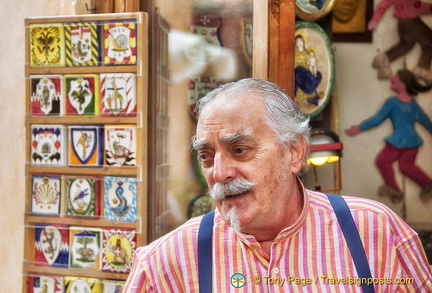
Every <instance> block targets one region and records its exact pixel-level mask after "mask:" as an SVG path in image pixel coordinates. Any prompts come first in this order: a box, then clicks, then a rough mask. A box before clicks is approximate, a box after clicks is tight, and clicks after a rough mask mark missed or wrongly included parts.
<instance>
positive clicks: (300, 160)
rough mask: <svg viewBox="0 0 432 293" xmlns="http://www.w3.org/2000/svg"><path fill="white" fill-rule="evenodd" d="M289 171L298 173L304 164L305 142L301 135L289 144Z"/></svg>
mask: <svg viewBox="0 0 432 293" xmlns="http://www.w3.org/2000/svg"><path fill="white" fill-rule="evenodd" d="M290 152H291V171H292V172H293V173H294V174H298V173H299V172H300V170H301V168H302V166H303V164H304V161H305V156H306V153H307V143H306V139H305V138H304V136H303V135H301V136H299V139H298V140H297V141H295V142H294V143H292V144H291V146H290Z"/></svg>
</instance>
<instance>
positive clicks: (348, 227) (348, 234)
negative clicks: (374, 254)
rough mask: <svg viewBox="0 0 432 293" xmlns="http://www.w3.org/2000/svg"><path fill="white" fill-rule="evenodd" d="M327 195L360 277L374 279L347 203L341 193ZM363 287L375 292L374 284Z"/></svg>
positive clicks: (367, 290)
mask: <svg viewBox="0 0 432 293" xmlns="http://www.w3.org/2000/svg"><path fill="white" fill-rule="evenodd" d="M327 197H328V198H329V200H330V203H331V205H332V207H333V210H334V211H335V214H336V217H337V219H338V222H339V226H340V227H341V229H342V233H343V235H344V237H345V241H346V242H347V244H348V248H349V250H350V252H351V256H352V258H353V261H354V265H355V267H356V270H357V274H358V276H359V278H369V279H368V280H372V274H371V271H370V268H369V263H368V260H367V258H366V253H365V250H364V247H363V244H362V241H361V239H360V236H359V233H358V230H357V227H356V225H355V223H354V219H353V217H352V215H351V212H350V210H349V208H348V205H347V203H346V202H345V200H344V199H343V198H342V196H340V195H336V194H327ZM362 289H363V292H372V293H373V292H375V290H374V287H373V284H369V285H368V284H362Z"/></svg>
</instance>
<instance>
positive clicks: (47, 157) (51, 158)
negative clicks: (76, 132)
mask: <svg viewBox="0 0 432 293" xmlns="http://www.w3.org/2000/svg"><path fill="white" fill-rule="evenodd" d="M31 133H32V142H31V164H32V165H58V166H64V165H65V164H66V156H65V153H66V128H65V127H64V126H62V125H50V124H41V125H38V124H33V125H32V126H31Z"/></svg>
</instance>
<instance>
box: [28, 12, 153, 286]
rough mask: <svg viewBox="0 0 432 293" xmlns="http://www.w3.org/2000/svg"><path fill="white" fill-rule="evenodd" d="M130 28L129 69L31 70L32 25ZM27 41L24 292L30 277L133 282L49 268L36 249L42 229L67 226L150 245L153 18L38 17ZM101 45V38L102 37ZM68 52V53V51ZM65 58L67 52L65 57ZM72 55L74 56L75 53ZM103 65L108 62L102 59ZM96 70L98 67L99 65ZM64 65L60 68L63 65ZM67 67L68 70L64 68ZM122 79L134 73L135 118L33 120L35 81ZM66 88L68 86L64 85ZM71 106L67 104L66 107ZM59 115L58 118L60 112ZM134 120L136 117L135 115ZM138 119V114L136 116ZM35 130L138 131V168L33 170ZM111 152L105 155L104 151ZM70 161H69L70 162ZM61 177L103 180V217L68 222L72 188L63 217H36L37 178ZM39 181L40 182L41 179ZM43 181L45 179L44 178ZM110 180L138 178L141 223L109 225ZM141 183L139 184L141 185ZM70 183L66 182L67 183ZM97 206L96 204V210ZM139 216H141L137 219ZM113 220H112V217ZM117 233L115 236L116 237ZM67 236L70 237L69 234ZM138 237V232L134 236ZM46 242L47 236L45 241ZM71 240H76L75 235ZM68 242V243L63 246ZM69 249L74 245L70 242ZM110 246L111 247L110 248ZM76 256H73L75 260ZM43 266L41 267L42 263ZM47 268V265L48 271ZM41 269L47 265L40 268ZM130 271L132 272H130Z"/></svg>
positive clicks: (116, 276) (117, 15) (106, 274)
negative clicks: (132, 52) (120, 234)
mask: <svg viewBox="0 0 432 293" xmlns="http://www.w3.org/2000/svg"><path fill="white" fill-rule="evenodd" d="M93 21H94V22H99V23H100V24H102V23H103V22H109V23H111V22H129V21H133V22H134V23H136V25H135V26H134V29H135V30H136V31H135V32H136V35H135V36H137V39H136V40H137V43H136V48H137V50H136V62H134V63H135V64H130V65H129V64H125V65H118V64H115V65H104V64H103V62H100V61H99V63H98V65H100V66H49V65H47V66H38V65H31V64H30V63H31V62H30V60H31V56H30V54H31V53H30V47H31V46H30V42H31V41H30V34H31V29H30V27H31V25H34V24H49V23H62V24H65V23H78V22H83V23H85V22H93ZM25 38H26V53H25V62H26V66H25V68H24V71H25V77H26V79H25V84H26V92H25V100H26V112H27V115H26V117H25V126H26V162H27V163H26V165H25V176H26V180H25V181H26V190H25V199H26V205H25V210H24V245H25V248H24V260H25V261H24V264H23V292H26V293H27V292H29V290H28V289H29V288H28V286H29V285H30V284H29V282H27V276H28V275H31V274H32V275H41V276H47V275H48V276H49V275H54V276H63V277H65V276H76V277H83V278H99V279H100V280H101V281H102V282H103V281H104V280H119V281H124V280H126V279H127V276H128V273H117V272H116V270H118V268H117V267H112V270H113V272H107V271H102V268H101V267H99V268H98V269H86V268H82V269H76V268H69V267H67V266H68V265H67V264H65V263H66V261H64V262H62V264H61V266H60V267H58V266H49V265H48V263H47V262H45V260H41V258H39V253H40V251H39V250H38V249H36V248H35V247H37V245H38V244H37V242H36V238H37V237H39V236H38V235H39V234H37V233H39V232H38V229H36V228H37V227H39V226H41V225H52V226H54V225H59V226H64V228H61V229H68V231H67V233H70V231H69V229H70V227H71V226H76V227H88V228H90V230H91V228H95V229H98V230H100V231H104V232H101V235H102V234H104V235H106V231H109V229H110V228H111V229H113V230H117V228H118V229H123V231H126V229H131V230H134V232H135V233H134V234H131V235H133V236H131V237H134V238H133V239H134V240H133V241H134V242H135V243H134V246H135V248H136V247H139V246H142V245H145V244H146V242H147V136H148V135H147V132H148V129H147V123H148V122H147V112H148V106H147V103H148V84H147V83H148V73H147V69H148V66H147V63H148V17H147V14H146V13H143V12H137V13H109V14H92V15H74V16H50V17H34V18H26V19H25ZM98 38H99V39H102V38H100V35H98ZM99 41H100V43H101V45H100V46H99V49H100V50H101V51H102V50H103V46H104V45H103V44H102V42H103V40H99ZM66 50H67V49H66ZM64 53H65V55H66V54H67V52H64ZM69 53H71V52H70V51H69ZM99 60H104V59H103V58H100V59H99ZM95 64H96V63H95ZM57 65H60V64H57ZM61 65H65V64H61ZM104 73H109V74H122V73H131V74H133V75H134V76H135V82H134V86H135V90H136V93H135V99H136V100H135V102H136V112H137V113H136V115H135V116H109V117H108V116H78V115H77V116H35V115H31V114H29V113H30V112H31V101H32V95H33V93H32V91H34V90H33V89H32V84H31V81H32V79H31V78H30V76H32V75H71V74H74V75H81V74H97V75H100V74H104ZM63 86H64V88H66V84H64V85H63ZM64 106H65V105H64V104H63V107H64ZM57 113H58V112H57ZM129 114H132V113H131V112H129ZM134 114H135V113H134ZM32 125H63V127H64V128H66V127H67V126H71V125H103V126H105V125H119V126H122V125H123V126H126V125H128V127H129V126H131V127H133V128H134V130H135V131H134V133H135V137H134V140H135V142H134V143H135V146H136V151H135V160H136V161H135V164H134V165H135V166H108V165H102V166H69V165H64V166H56V165H32V164H31V163H30V162H32V147H31V145H32V141H33V136H32V135H33V134H32V131H31V130H32V127H31V126H32ZM68 140H69V138H68V136H67V135H65V141H64V145H65V146H66V145H67V147H66V149H65V153H63V156H65V157H68V156H67V153H68V152H69V147H70V142H69V141H68ZM104 152H105V150H104ZM66 161H68V160H66ZM45 174H46V175H56V177H61V180H64V179H65V178H64V177H67V176H75V177H78V176H83V177H85V176H89V177H93V176H97V177H98V179H99V178H100V181H101V182H99V183H100V188H99V189H98V190H99V191H100V192H101V194H98V199H97V200H98V203H97V204H98V205H99V214H100V216H95V217H79V216H67V215H66V214H65V213H66V210H67V208H68V207H67V200H68V199H67V196H69V195H66V192H67V186H66V185H65V184H61V188H60V190H61V191H60V193H61V194H62V198H61V200H60V202H59V204H60V205H61V206H60V208H59V209H60V211H61V213H60V214H57V215H44V214H40V213H39V214H38V213H37V212H40V211H38V210H36V213H31V211H33V212H35V210H32V203H33V202H32V200H33V199H32V196H31V194H32V184H33V183H32V180H33V179H32V178H34V177H35V176H34V175H38V176H39V175H40V176H44V175H45ZM38 176H36V177H38ZM40 176H39V177H40ZM104 176H116V177H117V176H118V177H125V178H126V177H128V178H134V182H136V196H137V198H136V207H132V208H131V210H135V211H136V221H135V222H120V221H108V220H105V218H104V215H106V214H105V213H104V211H105V210H104V209H105V205H104V203H105V201H104V193H103V192H104V187H103V186H104V179H103V177H104ZM135 179H136V180H135ZM66 181H67V180H65V182H66ZM95 205H96V204H95ZM134 216H135V215H134ZM107 217H108V216H107ZM114 232H115V231H114ZM67 233H65V234H67ZM131 233H132V232H131ZM41 237H42V236H41ZM69 237H72V236H70V235H69ZM103 240H104V239H103V238H102V236H101V239H100V242H101V247H100V251H101V255H100V258H102V257H103V256H102V251H104V252H105V253H107V252H106V247H107V246H106V247H105V248H104V247H103V245H102V242H103ZM62 241H63V240H62ZM64 241H65V243H66V242H67V241H68V240H66V237H65V240H64ZM68 245H69V247H70V245H71V243H70V241H69V243H68ZM105 245H107V244H105ZM70 257H71V256H70V255H69V258H70ZM39 261H40V262H41V263H38V262H39ZM42 262H43V265H42ZM39 264H41V265H39ZM124 270H125V271H126V270H127V269H124Z"/></svg>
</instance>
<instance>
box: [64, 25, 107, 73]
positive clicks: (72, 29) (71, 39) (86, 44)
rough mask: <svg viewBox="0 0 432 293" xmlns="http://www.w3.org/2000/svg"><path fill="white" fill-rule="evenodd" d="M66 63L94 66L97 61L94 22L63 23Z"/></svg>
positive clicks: (97, 48)
mask: <svg viewBox="0 0 432 293" xmlns="http://www.w3.org/2000/svg"><path fill="white" fill-rule="evenodd" d="M65 42H66V65H67V66H96V65H98V62H99V42H98V26H97V23H96V22H80V23H66V24H65Z"/></svg>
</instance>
